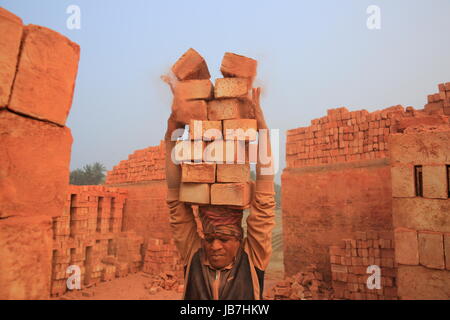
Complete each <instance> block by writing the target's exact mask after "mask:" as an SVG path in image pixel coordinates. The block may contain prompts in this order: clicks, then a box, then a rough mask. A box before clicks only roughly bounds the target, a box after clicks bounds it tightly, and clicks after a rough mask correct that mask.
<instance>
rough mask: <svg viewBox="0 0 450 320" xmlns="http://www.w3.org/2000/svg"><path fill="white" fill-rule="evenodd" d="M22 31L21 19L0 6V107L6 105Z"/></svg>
mask: <svg viewBox="0 0 450 320" xmlns="http://www.w3.org/2000/svg"><path fill="white" fill-rule="evenodd" d="M22 33H23V24H22V20H21V19H20V18H19V17H17V16H15V15H14V14H12V13H11V12H9V11H7V10H5V9H3V8H0V108H3V107H6V106H7V104H8V102H9V97H10V95H11V87H12V83H13V80H14V76H15V74H16V68H17V62H18V57H19V48H20V41H21V39H22Z"/></svg>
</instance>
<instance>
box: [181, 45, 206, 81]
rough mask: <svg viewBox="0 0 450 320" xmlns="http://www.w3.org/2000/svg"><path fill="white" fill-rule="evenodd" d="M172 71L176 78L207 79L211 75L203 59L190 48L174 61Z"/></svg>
mask: <svg viewBox="0 0 450 320" xmlns="http://www.w3.org/2000/svg"><path fill="white" fill-rule="evenodd" d="M172 72H173V73H174V74H175V76H176V77H177V78H178V80H190V79H209V78H210V77H211V75H210V74H209V70H208V66H207V65H206V62H205V60H204V59H203V57H202V56H201V55H200V54H199V53H198V52H197V51H195V50H194V49H192V48H190V49H189V50H188V51H186V52H185V53H184V54H183V55H182V56H181V57H180V58H179V59H178V61H177V62H175V64H174V65H173V66H172Z"/></svg>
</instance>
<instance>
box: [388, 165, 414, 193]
mask: <svg viewBox="0 0 450 320" xmlns="http://www.w3.org/2000/svg"><path fill="white" fill-rule="evenodd" d="M391 179H392V180H391V181H392V196H393V197H397V198H404V197H415V195H416V191H415V186H414V167H413V166H396V167H391Z"/></svg>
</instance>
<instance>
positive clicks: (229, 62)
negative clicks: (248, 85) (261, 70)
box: [220, 52, 257, 78]
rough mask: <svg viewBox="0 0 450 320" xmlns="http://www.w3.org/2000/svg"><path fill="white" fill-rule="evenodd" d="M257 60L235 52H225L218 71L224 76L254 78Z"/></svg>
mask: <svg viewBox="0 0 450 320" xmlns="http://www.w3.org/2000/svg"><path fill="white" fill-rule="evenodd" d="M256 67H257V61H256V60H254V59H251V58H247V57H245V56H241V55H238V54H235V53H231V52H226V53H225V55H224V56H223V59H222V65H221V66H220V71H221V72H222V74H223V76H224V77H237V78H254V77H255V76H256Z"/></svg>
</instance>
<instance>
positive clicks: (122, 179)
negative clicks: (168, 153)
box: [105, 141, 166, 184]
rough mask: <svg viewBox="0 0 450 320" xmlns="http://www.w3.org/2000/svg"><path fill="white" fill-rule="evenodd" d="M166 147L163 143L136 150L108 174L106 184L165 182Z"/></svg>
mask: <svg viewBox="0 0 450 320" xmlns="http://www.w3.org/2000/svg"><path fill="white" fill-rule="evenodd" d="M164 159H165V146H164V143H163V142H162V141H161V143H160V145H159V146H152V147H148V148H145V149H141V150H136V151H135V152H134V153H132V154H130V155H129V156H128V160H122V161H120V162H119V164H118V165H117V166H114V167H113V169H112V170H111V171H108V172H107V175H106V182H105V183H106V184H122V183H136V182H143V181H154V180H164V179H165V178H166V173H165V160H164Z"/></svg>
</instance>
